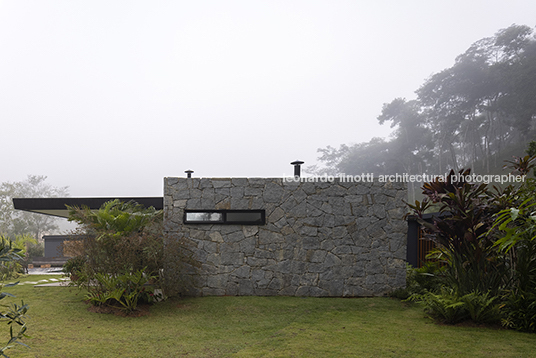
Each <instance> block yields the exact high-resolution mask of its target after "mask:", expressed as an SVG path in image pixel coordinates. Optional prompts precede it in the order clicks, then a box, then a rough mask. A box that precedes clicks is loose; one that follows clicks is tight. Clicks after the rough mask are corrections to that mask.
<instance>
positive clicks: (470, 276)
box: [408, 169, 507, 295]
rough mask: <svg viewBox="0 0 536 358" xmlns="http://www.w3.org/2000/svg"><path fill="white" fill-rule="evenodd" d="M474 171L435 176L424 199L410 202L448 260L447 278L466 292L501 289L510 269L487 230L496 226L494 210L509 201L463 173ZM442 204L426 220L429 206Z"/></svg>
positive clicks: (427, 187) (426, 188)
mask: <svg viewBox="0 0 536 358" xmlns="http://www.w3.org/2000/svg"><path fill="white" fill-rule="evenodd" d="M469 174H470V170H469V169H467V170H460V171H459V172H458V173H455V172H454V171H453V170H451V171H450V173H449V174H448V176H447V177H446V180H445V181H442V180H439V179H436V180H435V181H433V182H430V183H425V184H424V185H423V194H425V195H426V198H425V199H424V200H423V202H422V203H420V202H418V201H417V202H416V203H415V205H412V204H408V206H409V207H410V208H411V209H413V211H414V212H415V214H417V216H418V217H419V219H418V220H419V223H421V225H422V226H423V227H424V228H425V229H426V231H427V236H428V238H429V239H431V240H434V241H435V242H436V243H437V244H438V250H439V251H440V252H442V253H443V256H444V257H445V258H447V259H448V262H447V263H448V265H447V268H446V270H445V278H446V279H447V280H448V281H449V285H450V286H451V287H453V288H455V289H456V291H457V292H458V293H459V294H461V295H463V294H467V293H469V292H473V291H480V292H487V291H488V290H492V291H493V294H498V292H499V291H500V289H501V287H502V286H503V285H504V277H505V275H506V270H507V268H506V267H505V265H504V261H503V260H502V258H501V257H500V254H499V250H497V248H496V247H495V246H494V238H493V237H492V236H490V235H486V234H487V233H488V231H489V229H490V228H491V227H492V225H493V215H494V213H495V212H497V211H498V210H500V209H499V208H500V206H501V205H504V204H505V202H504V201H500V200H497V198H499V197H501V195H498V194H495V195H493V194H492V193H491V191H490V190H488V187H487V185H486V184H472V183H469V182H467V181H465V180H464V179H463V178H466V177H467V176H469ZM432 204H439V213H438V214H437V215H436V216H435V217H434V218H433V221H432V222H428V221H426V220H423V219H422V218H423V214H424V211H425V210H427V209H428V207H429V206H430V205H432Z"/></svg>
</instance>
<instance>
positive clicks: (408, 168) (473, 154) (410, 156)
mask: <svg viewBox="0 0 536 358" xmlns="http://www.w3.org/2000/svg"><path fill="white" fill-rule="evenodd" d="M535 83H536V38H535V36H534V29H532V28H530V27H528V26H524V25H512V26H510V27H509V28H506V29H502V30H500V31H498V32H497V33H496V34H495V35H494V36H492V37H487V38H483V39H481V40H479V41H477V42H475V43H474V44H473V45H471V46H470V47H469V49H467V51H465V53H463V54H461V55H459V56H458V57H457V58H456V59H455V63H454V65H453V66H452V67H450V68H447V69H445V70H443V71H441V72H438V73H436V74H433V75H432V76H431V77H430V78H428V79H427V80H426V81H425V82H424V83H423V85H422V86H421V87H420V88H419V89H417V90H416V91H415V93H416V99H413V100H406V99H404V98H395V99H394V100H392V101H391V102H390V103H386V104H384V105H383V108H382V111H381V114H380V115H379V116H378V118H377V119H378V121H379V123H380V124H384V123H389V124H390V126H391V128H393V129H394V131H393V133H392V135H391V137H390V138H389V139H383V138H373V139H372V140H370V141H369V142H365V143H359V144H354V145H344V144H343V145H341V146H340V148H338V149H337V148H333V147H331V146H328V147H327V148H321V149H319V150H318V151H319V152H320V153H321V155H320V157H319V158H318V159H319V161H320V162H321V163H323V168H319V167H312V168H310V171H313V172H315V173H316V174H324V173H327V174H339V173H344V174H347V175H360V174H362V173H374V175H383V174H396V173H409V174H429V175H435V174H444V173H446V172H448V171H449V170H450V169H454V170H456V171H457V170H459V169H462V168H471V169H472V170H473V172H475V173H490V174H500V173H504V172H501V168H502V166H503V164H504V160H505V159H511V158H512V156H522V155H524V150H525V148H526V145H527V143H528V142H530V141H531V140H532V139H533V138H534V133H535V130H536V125H535V123H534V119H535V116H536V86H534V84H535ZM409 184H412V183H409ZM418 187H419V183H417V184H414V185H410V187H409V188H408V189H409V190H410V193H409V196H410V199H411V198H412V197H413V198H414V197H415V189H416V188H418Z"/></svg>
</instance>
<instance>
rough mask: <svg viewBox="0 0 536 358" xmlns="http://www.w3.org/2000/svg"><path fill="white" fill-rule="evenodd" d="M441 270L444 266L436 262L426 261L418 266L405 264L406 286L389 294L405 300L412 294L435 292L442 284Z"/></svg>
mask: <svg viewBox="0 0 536 358" xmlns="http://www.w3.org/2000/svg"><path fill="white" fill-rule="evenodd" d="M443 272H444V268H443V267H441V266H440V265H439V264H438V263H436V262H427V263H426V264H425V265H424V266H422V267H419V268H413V267H412V266H411V265H409V264H407V266H406V287H405V288H399V289H396V290H395V291H393V292H392V293H391V295H390V296H391V297H395V298H398V299H402V300H405V299H408V298H409V297H410V296H412V295H419V294H424V293H425V292H437V291H439V290H440V289H441V287H442V286H443V284H444V278H443Z"/></svg>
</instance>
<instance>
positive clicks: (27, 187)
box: [0, 175, 69, 240]
mask: <svg viewBox="0 0 536 358" xmlns="http://www.w3.org/2000/svg"><path fill="white" fill-rule="evenodd" d="M46 178H47V177H46V176H42V175H28V177H27V179H26V180H24V181H21V182H4V183H2V184H1V185H0V234H4V235H7V236H9V237H10V238H14V237H15V236H16V235H24V234H30V235H32V236H33V237H34V238H35V239H36V240H40V239H41V237H42V236H43V234H44V233H47V232H53V231H55V230H58V225H57V219H56V218H54V217H52V216H48V215H42V214H35V213H29V212H24V211H19V210H15V208H14V207H13V201H12V199H13V198H55V197H65V196H69V193H68V187H59V188H58V187H53V186H51V185H49V184H47V183H45V180H46Z"/></svg>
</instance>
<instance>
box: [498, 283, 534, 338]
mask: <svg viewBox="0 0 536 358" xmlns="http://www.w3.org/2000/svg"><path fill="white" fill-rule="evenodd" d="M502 310H503V319H502V325H503V326H505V327H507V328H510V329H515V330H518V331H523V332H530V333H536V294H534V293H527V292H517V293H510V294H508V295H507V296H506V300H505V302H504V304H503V306H502Z"/></svg>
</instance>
